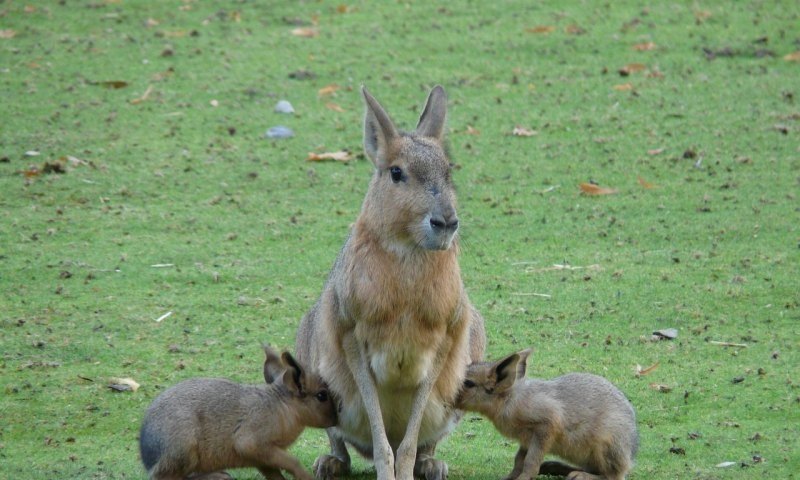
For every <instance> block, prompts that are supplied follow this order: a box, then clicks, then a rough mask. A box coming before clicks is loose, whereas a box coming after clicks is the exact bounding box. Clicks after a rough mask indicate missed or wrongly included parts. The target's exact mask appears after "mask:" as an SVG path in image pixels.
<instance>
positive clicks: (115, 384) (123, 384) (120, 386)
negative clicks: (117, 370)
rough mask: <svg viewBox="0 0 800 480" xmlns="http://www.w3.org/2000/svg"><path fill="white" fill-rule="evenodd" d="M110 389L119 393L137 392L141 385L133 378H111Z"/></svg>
mask: <svg viewBox="0 0 800 480" xmlns="http://www.w3.org/2000/svg"><path fill="white" fill-rule="evenodd" d="M109 382H110V383H109V385H108V388H110V389H112V390H114V391H117V392H135V391H136V390H138V389H139V384H138V383H137V382H136V380H134V379H132V378H127V377H126V378H111V379H110V380H109Z"/></svg>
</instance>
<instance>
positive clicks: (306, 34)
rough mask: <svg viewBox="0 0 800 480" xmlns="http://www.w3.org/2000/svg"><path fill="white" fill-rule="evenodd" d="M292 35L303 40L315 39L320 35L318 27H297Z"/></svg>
mask: <svg viewBox="0 0 800 480" xmlns="http://www.w3.org/2000/svg"><path fill="white" fill-rule="evenodd" d="M292 35H294V36H296V37H303V38H314V37H316V36H318V35H319V29H318V28H316V27H297V28H294V29H292Z"/></svg>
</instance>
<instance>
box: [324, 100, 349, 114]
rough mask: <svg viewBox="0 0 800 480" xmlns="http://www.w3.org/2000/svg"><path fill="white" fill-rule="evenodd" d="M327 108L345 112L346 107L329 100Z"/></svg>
mask: <svg viewBox="0 0 800 480" xmlns="http://www.w3.org/2000/svg"><path fill="white" fill-rule="evenodd" d="M325 108H327V109H328V110H333V111H334V112H344V108H342V107H340V106H339V104H337V103H333V102H328V103H326V104H325Z"/></svg>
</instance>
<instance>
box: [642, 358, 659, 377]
mask: <svg viewBox="0 0 800 480" xmlns="http://www.w3.org/2000/svg"><path fill="white" fill-rule="evenodd" d="M660 363H661V362H656V363H654V364H652V365H650V366H649V367H647V368H642V366H641V365H639V364H638V363H637V364H636V376H637V377H643V376H645V375H649V374H651V373H653V371H654V370H655V369H656V368H658V366H659V364H660Z"/></svg>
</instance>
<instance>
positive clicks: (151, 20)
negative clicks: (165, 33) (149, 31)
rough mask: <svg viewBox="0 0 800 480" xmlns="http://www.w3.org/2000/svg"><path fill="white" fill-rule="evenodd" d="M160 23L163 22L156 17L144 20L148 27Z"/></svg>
mask: <svg viewBox="0 0 800 480" xmlns="http://www.w3.org/2000/svg"><path fill="white" fill-rule="evenodd" d="M160 24H161V22H159V21H158V20H156V19H155V18H148V19H147V20H145V21H144V26H145V27H147V28H150V27H157V26H158V25H160Z"/></svg>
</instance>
